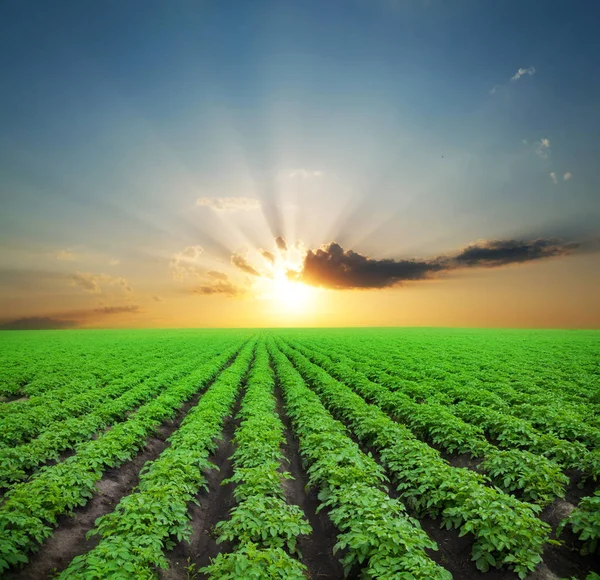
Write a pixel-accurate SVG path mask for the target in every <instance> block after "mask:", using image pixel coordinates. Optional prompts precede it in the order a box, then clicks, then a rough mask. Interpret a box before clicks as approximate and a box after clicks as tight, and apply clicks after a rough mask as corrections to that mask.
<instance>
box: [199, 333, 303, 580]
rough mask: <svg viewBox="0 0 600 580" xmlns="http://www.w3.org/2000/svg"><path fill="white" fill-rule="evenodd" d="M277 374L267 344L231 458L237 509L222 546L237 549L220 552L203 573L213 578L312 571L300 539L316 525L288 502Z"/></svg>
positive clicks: (260, 350) (259, 353)
mask: <svg viewBox="0 0 600 580" xmlns="http://www.w3.org/2000/svg"><path fill="white" fill-rule="evenodd" d="M274 386H275V383H274V377H273V371H272V370H271V368H270V366H269V358H268V354H267V351H266V347H265V343H264V341H261V342H260V343H259V345H258V347H257V350H256V356H255V359H254V362H253V365H252V368H251V369H250V374H249V376H248V381H247V385H246V394H245V396H244V399H243V400H242V404H241V409H240V411H239V413H238V418H240V419H241V423H240V426H239V427H238V428H237V429H236V431H235V435H234V442H235V444H236V449H235V451H234V453H233V455H232V456H231V459H232V460H233V464H234V473H233V476H232V477H231V478H230V479H228V480H226V481H224V482H223V483H230V482H234V483H235V484H236V487H235V489H234V492H233V493H234V497H235V499H236V502H237V505H236V506H235V507H234V508H233V509H232V510H231V512H230V518H229V519H227V520H223V521H221V522H219V523H217V525H216V526H215V532H216V533H217V534H218V536H217V543H221V542H225V541H229V542H232V543H233V545H234V549H233V551H231V552H229V553H220V554H219V555H218V556H217V557H216V558H215V559H214V560H213V561H212V562H211V564H210V566H208V567H207V568H205V569H204V570H203V571H204V572H205V573H206V574H207V576H208V577H209V578H215V579H217V578H218V579H229V578H231V579H234V578H273V579H275V578H281V579H282V580H294V579H296V580H301V579H304V578H305V575H306V573H307V568H306V566H305V565H304V564H302V563H301V562H300V561H299V560H298V559H297V558H299V557H300V552H299V550H298V546H297V540H298V537H299V536H300V535H303V534H304V535H306V534H310V532H311V531H312V530H311V527H310V525H309V523H308V522H307V520H306V518H305V517H304V513H303V512H302V510H301V509H300V508H299V507H298V506H297V505H290V504H288V503H287V502H286V500H285V493H284V490H283V486H282V481H283V480H284V479H290V478H291V477H292V476H291V475H290V473H289V472H287V471H281V472H280V468H281V467H282V464H283V461H284V456H283V453H282V450H281V447H282V445H283V443H284V442H285V437H284V427H283V424H282V422H281V419H280V418H279V416H278V414H277V412H276V410H275V409H276V401H275V397H274V394H273V390H274Z"/></svg>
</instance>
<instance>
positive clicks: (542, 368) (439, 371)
mask: <svg viewBox="0 0 600 580" xmlns="http://www.w3.org/2000/svg"><path fill="white" fill-rule="evenodd" d="M367 336H368V338H367V337H365V336H362V337H352V338H351V339H349V338H347V337H345V339H344V338H343V339H342V340H339V337H336V340H335V341H331V340H327V339H323V338H322V337H317V339H316V340H313V339H314V337H311V343H313V344H314V345H315V346H320V347H321V348H326V349H329V348H330V347H331V346H333V347H334V348H335V349H337V350H342V351H346V352H347V348H346V347H348V349H349V350H350V351H352V358H355V356H354V355H355V354H358V355H359V356H363V355H364V354H365V351H367V352H369V351H371V352H376V353H377V359H378V362H380V363H384V362H389V363H390V364H392V365H395V366H396V375H397V378H400V379H402V380H403V381H410V382H413V383H415V382H416V383H418V384H419V386H431V387H433V389H434V390H435V391H437V392H443V393H445V392H448V391H452V390H453V389H454V388H456V387H459V393H460V394H461V395H464V392H462V390H461V389H460V387H463V386H465V385H467V386H471V387H474V388H475V389H476V390H477V391H482V390H485V391H487V393H490V390H491V391H493V393H492V394H493V396H494V397H495V401H494V402H495V403H498V402H500V406H498V407H495V408H498V409H501V408H502V407H512V406H514V408H515V413H518V414H520V413H521V411H520V410H519V406H521V405H524V404H527V405H533V406H535V407H537V412H536V417H539V418H540V420H541V421H543V422H540V423H539V426H540V427H544V428H545V429H551V430H553V431H554V432H555V433H556V434H557V435H558V436H560V437H563V436H564V435H569V437H572V438H574V439H578V440H581V441H584V442H585V441H588V442H590V443H592V444H595V443H594V442H596V443H597V441H598V429H597V428H598V427H600V419H599V418H598V416H597V414H595V413H594V411H593V410H592V409H591V408H590V405H589V402H590V401H589V397H590V396H592V397H596V399H594V400H596V402H600V398H599V397H600V392H599V391H598V389H597V388H596V389H590V388H587V384H589V385H590V386H591V384H590V383H593V380H594V379H593V375H592V376H591V377H585V378H586V381H585V383H584V384H586V388H581V387H575V386H572V385H570V383H571V382H572V381H573V378H576V377H577V375H581V372H577V373H575V372H571V373H569V374H565V373H564V372H560V371H562V370H563V368H562V364H563V362H565V361H561V365H560V366H558V368H556V366H557V365H555V364H553V365H551V366H550V368H551V369H553V370H554V372H548V370H549V365H547V364H546V365H540V364H539V359H540V358H541V357H542V356H547V354H548V353H547V352H546V351H545V350H540V352H539V358H538V357H537V356H531V355H529V356H528V357H523V350H517V348H518V344H515V343H514V342H512V341H510V342H507V343H506V344H504V345H503V347H502V350H501V351H500V352H498V353H497V355H496V356H495V357H494V358H489V353H488V352H487V349H488V347H489V346H490V343H482V342H481V341H478V343H477V344H476V345H475V344H474V345H473V346H476V347H477V348H476V349H474V350H473V351H472V353H473V354H470V352H469V351H468V350H467V349H466V348H464V346H465V343H464V342H463V341H462V340H460V339H461V337H460V336H453V337H452V340H451V341H450V340H447V339H446V340H445V341H443V347H444V348H443V350H442V349H440V346H441V345H442V341H440V342H438V343H437V344H436V342H435V341H431V342H430V343H429V345H428V346H429V347H430V348H427V349H426V350H425V349H423V351H422V352H421V351H419V350H416V349H415V341H413V340H411V341H410V342H409V343H407V344H406V343H405V344H403V343H400V342H397V341H393V340H385V341H383V340H381V338H382V335H381V334H380V333H378V335H376V336H373V335H367ZM386 338H387V337H386ZM411 338H412V337H411ZM431 338H433V336H432V337H430V339H431ZM462 338H463V339H464V337H462ZM479 338H482V336H479ZM467 344H468V343H467ZM535 346H537V345H536V344H535V343H528V344H527V352H528V354H529V352H530V351H531V350H532V347H535ZM547 346H554V345H547ZM407 347H408V348H407ZM515 347H517V348H515ZM413 349H414V350H413ZM432 351H433V352H432ZM559 353H560V354H561V355H564V351H559ZM577 354H578V355H581V353H577ZM590 354H591V353H590ZM440 359H441V360H440ZM362 360H364V359H362ZM575 360H576V359H575ZM589 360H590V361H592V360H593V358H592V357H590V359H589ZM367 362H368V359H367ZM436 362H437V364H436ZM532 362H533V363H534V364H532V365H531V366H532V369H531V371H532V373H531V375H530V376H527V374H526V373H525V372H524V368H523V365H527V364H531V363H532ZM553 362H555V361H553ZM569 362H570V363H571V364H572V361H569ZM584 362H585V359H582V360H581V361H580V365H577V366H576V368H577V371H580V367H581V366H583V363H584ZM565 366H566V365H565ZM511 369H515V370H517V371H518V372H516V373H515V374H514V376H509V377H506V374H507V371H510V370H511ZM513 385H514V386H513ZM555 385H560V388H555ZM594 393H595V395H594ZM440 402H442V403H443V402H445V401H443V400H442V401H440ZM470 402H471V403H473V404H488V403H487V402H482V403H479V402H477V399H473V400H471V401H470ZM557 411H558V413H557ZM563 412H564V416H566V415H568V416H569V417H570V418H572V419H573V422H572V423H569V422H568V421H565V420H563V419H562V417H561V413H563ZM526 413H527V411H526V410H525V409H524V410H523V415H520V416H525V417H527V414H526ZM586 423H588V425H586ZM573 424H574V425H575V427H573ZM561 432H562V433H563V434H564V435H561Z"/></svg>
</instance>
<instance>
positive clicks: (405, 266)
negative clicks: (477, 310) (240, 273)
mask: <svg viewBox="0 0 600 580" xmlns="http://www.w3.org/2000/svg"><path fill="white" fill-rule="evenodd" d="M579 247H580V244H579V243H578V242H564V241H562V240H559V239H555V238H547V239H543V238H540V239H536V240H532V241H522V240H489V241H482V242H476V243H474V244H470V245H469V246H467V247H466V248H464V249H463V250H461V251H460V252H458V253H457V254H455V255H450V256H444V257H436V258H432V259H428V260H417V259H413V260H390V259H385V260H375V259H373V258H369V257H367V256H363V255H361V254H358V253H356V252H353V251H352V250H344V248H342V246H340V245H339V244H338V243H336V242H332V243H330V244H329V245H328V246H325V247H322V248H320V249H318V250H309V251H308V253H307V254H306V256H305V258H304V263H303V266H302V269H301V270H300V271H298V272H294V271H289V272H288V276H289V277H290V278H291V279H295V280H298V281H302V282H304V283H305V284H310V285H312V286H323V287H326V288H333V289H338V290H341V289H352V288H388V287H390V286H395V285H397V284H401V283H402V282H404V281H410V280H424V279H427V278H431V277H432V276H434V275H435V274H438V273H440V272H445V271H450V270H456V269H459V268H472V267H479V268H493V267H500V266H506V265H509V264H519V263H524V262H531V261H533V260H539V259H542V258H550V257H554V256H564V255H568V254H570V253H571V252H573V251H574V250H576V249H578V248H579Z"/></svg>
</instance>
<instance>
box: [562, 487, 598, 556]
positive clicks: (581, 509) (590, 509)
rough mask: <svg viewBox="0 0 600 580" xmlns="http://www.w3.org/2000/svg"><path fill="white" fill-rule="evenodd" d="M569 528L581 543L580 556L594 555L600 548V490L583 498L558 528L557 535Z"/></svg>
mask: <svg viewBox="0 0 600 580" xmlns="http://www.w3.org/2000/svg"><path fill="white" fill-rule="evenodd" d="M567 526H568V527H570V528H571V529H572V530H573V532H575V533H576V534H577V535H578V537H579V540H580V541H581V542H583V545H582V547H581V553H582V555H584V556H585V555H588V554H594V553H596V552H599V551H600V550H599V548H600V490H597V491H596V492H595V493H594V495H591V496H588V497H584V498H583V499H582V500H581V501H580V502H579V504H578V505H577V507H576V508H575V509H574V510H573V511H572V512H571V513H570V514H569V516H568V517H567V518H565V519H564V520H563V521H562V522H561V523H560V524H559V526H558V530H557V532H558V534H560V533H561V532H562V530H563V529H564V528H565V527H567Z"/></svg>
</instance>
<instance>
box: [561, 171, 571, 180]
mask: <svg viewBox="0 0 600 580" xmlns="http://www.w3.org/2000/svg"><path fill="white" fill-rule="evenodd" d="M571 177H573V174H572V173H571V172H570V171H567V172H566V173H565V174H564V175H563V179H564V180H565V181H569V179H571Z"/></svg>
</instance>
